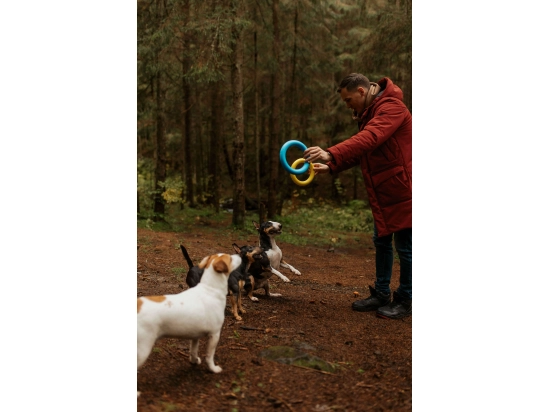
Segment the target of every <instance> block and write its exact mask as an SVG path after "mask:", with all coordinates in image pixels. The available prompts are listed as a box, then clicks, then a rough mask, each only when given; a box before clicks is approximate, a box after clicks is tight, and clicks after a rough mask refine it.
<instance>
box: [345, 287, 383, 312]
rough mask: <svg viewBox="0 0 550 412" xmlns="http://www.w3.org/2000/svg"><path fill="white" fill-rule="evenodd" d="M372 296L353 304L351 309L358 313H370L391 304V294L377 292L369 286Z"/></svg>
mask: <svg viewBox="0 0 550 412" xmlns="http://www.w3.org/2000/svg"><path fill="white" fill-rule="evenodd" d="M369 290H370V296H369V297H368V298H366V299H361V300H356V301H355V302H353V303H352V304H351V308H352V309H353V310H355V311H357V312H369V311H371V310H376V309H378V308H379V307H381V306H385V305H387V304H388V303H390V302H391V299H390V294H389V293H388V294H385V293H380V292H377V291H376V290H375V289H374V288H373V287H372V286H370V285H369Z"/></svg>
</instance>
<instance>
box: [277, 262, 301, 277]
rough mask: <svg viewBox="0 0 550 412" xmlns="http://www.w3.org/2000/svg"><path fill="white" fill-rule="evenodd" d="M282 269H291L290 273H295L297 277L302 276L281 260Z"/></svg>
mask: <svg viewBox="0 0 550 412" xmlns="http://www.w3.org/2000/svg"><path fill="white" fill-rule="evenodd" d="M281 267H283V268H286V269H290V271H291V272H292V273H294V274H295V275H301V273H300V272H299V271H298V270H296V269H294V268H293V267H292V266H291V265H289V264H288V263H287V262H285V261H284V260H281Z"/></svg>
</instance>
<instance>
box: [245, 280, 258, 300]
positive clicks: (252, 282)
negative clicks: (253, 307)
mask: <svg viewBox="0 0 550 412" xmlns="http://www.w3.org/2000/svg"><path fill="white" fill-rule="evenodd" d="M249 279H250V284H251V285H252V286H251V287H250V290H249V291H248V295H247V296H248V298H249V299H250V300H251V301H252V302H258V301H259V300H260V299H258V298H257V297H256V296H254V295H253V293H254V289H255V288H254V284H255V282H254V276H249Z"/></svg>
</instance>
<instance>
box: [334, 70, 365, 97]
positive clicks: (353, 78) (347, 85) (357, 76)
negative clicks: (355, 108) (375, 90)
mask: <svg viewBox="0 0 550 412" xmlns="http://www.w3.org/2000/svg"><path fill="white" fill-rule="evenodd" d="M359 86H362V87H364V88H366V89H367V90H368V89H369V87H370V82H369V79H367V77H366V76H363V75H362V74H361V73H352V74H350V75H348V76H346V77H345V78H344V80H342V81H341V82H340V86H338V90H337V92H338V93H340V92H341V91H342V89H346V90H347V91H348V92H350V91H352V90H356V89H357V88H358V87H359Z"/></svg>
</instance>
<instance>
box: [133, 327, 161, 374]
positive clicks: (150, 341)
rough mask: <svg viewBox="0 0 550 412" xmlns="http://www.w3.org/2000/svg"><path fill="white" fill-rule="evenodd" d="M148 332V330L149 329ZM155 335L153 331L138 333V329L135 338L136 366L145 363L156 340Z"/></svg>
mask: <svg viewBox="0 0 550 412" xmlns="http://www.w3.org/2000/svg"><path fill="white" fill-rule="evenodd" d="M149 332H150V331H149ZM156 340H157V339H156V336H155V335H154V334H153V333H141V334H140V333H139V331H138V340H137V367H138V368H139V367H140V366H141V365H143V364H144V363H145V361H146V360H147V358H148V357H149V354H150V353H151V349H153V345H154V344H155V341H156Z"/></svg>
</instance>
